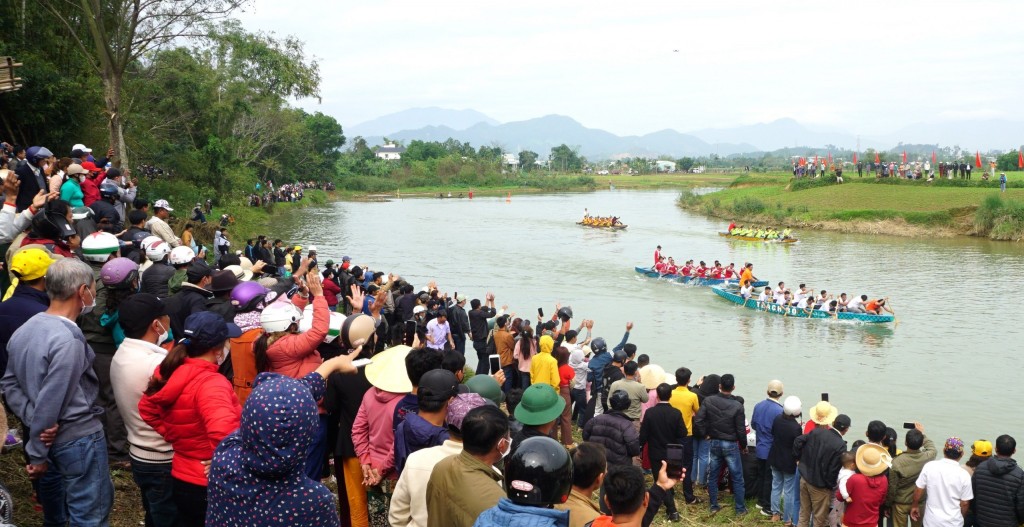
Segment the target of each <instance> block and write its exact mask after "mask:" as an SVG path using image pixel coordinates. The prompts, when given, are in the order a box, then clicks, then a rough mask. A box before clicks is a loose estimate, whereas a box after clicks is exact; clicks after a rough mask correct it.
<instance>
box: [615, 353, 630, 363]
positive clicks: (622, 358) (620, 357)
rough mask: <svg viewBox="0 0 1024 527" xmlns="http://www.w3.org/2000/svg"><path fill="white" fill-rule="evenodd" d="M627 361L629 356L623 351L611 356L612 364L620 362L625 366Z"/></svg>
mask: <svg viewBox="0 0 1024 527" xmlns="http://www.w3.org/2000/svg"><path fill="white" fill-rule="evenodd" d="M627 360H629V356H628V355H626V352H625V351H622V350H619V351H616V352H615V353H614V354H613V355H612V362H621V363H623V364H625V363H626V361H627Z"/></svg>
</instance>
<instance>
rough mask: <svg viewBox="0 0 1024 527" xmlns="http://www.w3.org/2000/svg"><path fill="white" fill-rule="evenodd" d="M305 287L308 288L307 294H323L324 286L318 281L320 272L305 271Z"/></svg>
mask: <svg viewBox="0 0 1024 527" xmlns="http://www.w3.org/2000/svg"><path fill="white" fill-rule="evenodd" d="M306 287H307V288H309V294H311V295H313V296H324V286H323V283H322V282H321V281H320V273H318V272H316V271H315V270H313V271H310V272H308V273H306Z"/></svg>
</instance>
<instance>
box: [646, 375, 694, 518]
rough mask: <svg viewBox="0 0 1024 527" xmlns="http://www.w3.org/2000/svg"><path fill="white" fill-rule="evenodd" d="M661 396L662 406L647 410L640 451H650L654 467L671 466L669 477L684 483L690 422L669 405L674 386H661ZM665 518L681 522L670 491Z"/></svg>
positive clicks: (666, 495)
mask: <svg viewBox="0 0 1024 527" xmlns="http://www.w3.org/2000/svg"><path fill="white" fill-rule="evenodd" d="M655 391H657V393H658V404H656V405H654V407H653V408H651V409H649V410H647V413H646V414H644V419H643V422H642V423H641V424H640V448H643V447H645V446H646V447H647V455H648V457H650V459H651V466H652V467H658V466H661V462H662V461H665V462H667V463H668V475H669V477H671V478H674V479H682V470H683V457H684V456H683V454H684V451H685V450H684V447H683V443H684V442H685V441H686V436H687V433H688V432H687V430H686V422H685V421H683V413H682V412H680V411H679V410H676V409H675V408H673V407H672V405H671V404H669V399H671V398H672V386H670V385H668V384H666V383H661V384H659V385H658V387H657V388H656V389H655ZM663 503H664V504H665V514H666V515H668V520H669V521H679V511H678V510H677V509H676V500H675V492H674V491H673V490H672V489H671V488H669V489H667V490H666V493H665V500H664V502H663Z"/></svg>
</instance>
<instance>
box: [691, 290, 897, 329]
mask: <svg viewBox="0 0 1024 527" xmlns="http://www.w3.org/2000/svg"><path fill="white" fill-rule="evenodd" d="M711 290H712V291H714V292H715V294H716V295H718V296H720V297H722V298H724V299H726V300H728V301H730V302H732V303H734V304H739V305H742V306H744V307H746V308H748V309H753V310H755V311H764V312H765V313H772V314H775V315H783V316H787V317H793V318H831V319H836V320H856V321H858V322H868V323H873V324H884V323H887V322H892V321H894V320H896V317H895V316H894V315H872V314H870V313H849V312H846V311H840V312H838V313H829V312H828V311H823V310H821V309H811V310H807V309H800V308H798V307H785V306H780V305H778V304H776V303H774V302H761V301H758V300H756V299H753V298H751V299H748V300H743V297H742V296H740V295H738V294H736V293H734V292H732V291H727V290H726V289H725V288H722V287H712V288H711Z"/></svg>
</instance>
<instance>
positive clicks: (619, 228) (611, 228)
mask: <svg viewBox="0 0 1024 527" xmlns="http://www.w3.org/2000/svg"><path fill="white" fill-rule="evenodd" d="M576 225H579V226H580V227H590V228H591V229H604V230H608V231H624V230H626V227H629V225H615V226H611V225H609V226H607V227H604V226H601V225H587V224H586V223H583V222H580V221H577V222H576Z"/></svg>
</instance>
